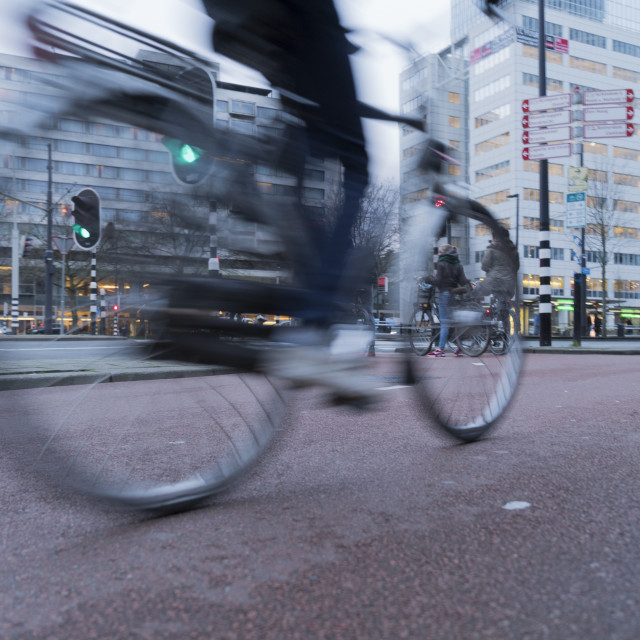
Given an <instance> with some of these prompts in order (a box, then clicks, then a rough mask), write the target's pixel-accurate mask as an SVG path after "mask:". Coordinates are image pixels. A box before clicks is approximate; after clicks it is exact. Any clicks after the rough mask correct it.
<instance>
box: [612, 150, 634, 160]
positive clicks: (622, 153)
mask: <svg viewBox="0 0 640 640" xmlns="http://www.w3.org/2000/svg"><path fill="white" fill-rule="evenodd" d="M613 157H614V158H622V159H623V160H633V161H634V162H640V151H638V150H637V149H625V148H624V147H613Z"/></svg>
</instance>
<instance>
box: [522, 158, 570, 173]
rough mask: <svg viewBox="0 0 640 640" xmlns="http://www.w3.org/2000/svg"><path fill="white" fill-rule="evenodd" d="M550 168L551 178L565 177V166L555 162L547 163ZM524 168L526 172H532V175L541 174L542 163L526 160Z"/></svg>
mask: <svg viewBox="0 0 640 640" xmlns="http://www.w3.org/2000/svg"><path fill="white" fill-rule="evenodd" d="M547 164H548V167H549V175H550V176H563V175H564V166H563V165H561V164H557V163H555V162H549V163H547ZM523 168H524V170H525V171H531V172H532V173H540V163H539V162H538V161H537V160H525V161H524V162H523Z"/></svg>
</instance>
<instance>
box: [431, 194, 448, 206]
mask: <svg viewBox="0 0 640 640" xmlns="http://www.w3.org/2000/svg"><path fill="white" fill-rule="evenodd" d="M446 204H447V201H446V200H445V199H444V198H443V197H442V196H434V197H433V206H434V207H444V206H446Z"/></svg>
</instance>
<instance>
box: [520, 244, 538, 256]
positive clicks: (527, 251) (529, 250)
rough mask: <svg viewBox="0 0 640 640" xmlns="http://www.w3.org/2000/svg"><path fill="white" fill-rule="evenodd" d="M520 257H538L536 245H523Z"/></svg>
mask: <svg viewBox="0 0 640 640" xmlns="http://www.w3.org/2000/svg"><path fill="white" fill-rule="evenodd" d="M522 257H523V258H535V259H537V258H538V247H537V246H534V245H532V244H528V245H525V246H524V247H522Z"/></svg>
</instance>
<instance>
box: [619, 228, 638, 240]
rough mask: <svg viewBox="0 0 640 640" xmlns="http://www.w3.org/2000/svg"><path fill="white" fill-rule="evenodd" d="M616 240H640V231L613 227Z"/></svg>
mask: <svg viewBox="0 0 640 640" xmlns="http://www.w3.org/2000/svg"><path fill="white" fill-rule="evenodd" d="M613 237H614V238H625V239H627V240H640V229H636V228H635V227H613Z"/></svg>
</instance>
